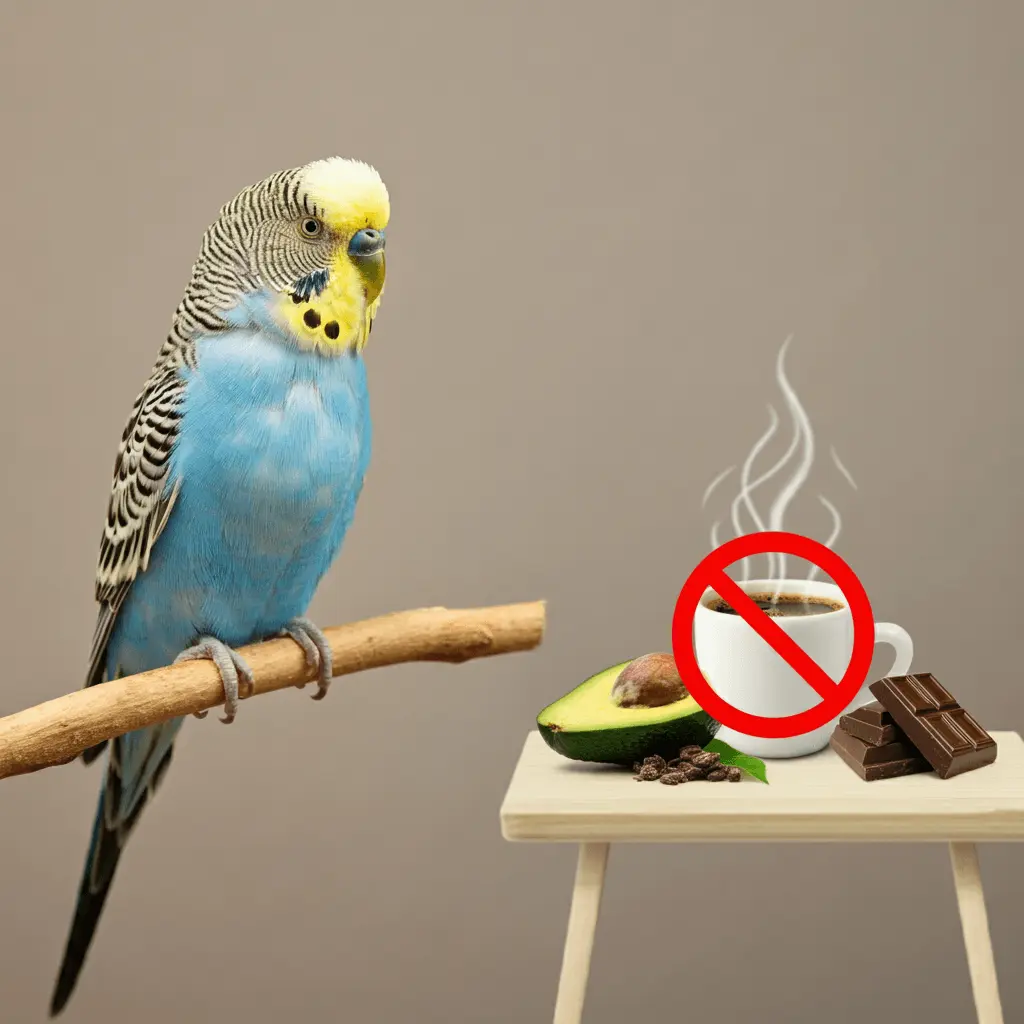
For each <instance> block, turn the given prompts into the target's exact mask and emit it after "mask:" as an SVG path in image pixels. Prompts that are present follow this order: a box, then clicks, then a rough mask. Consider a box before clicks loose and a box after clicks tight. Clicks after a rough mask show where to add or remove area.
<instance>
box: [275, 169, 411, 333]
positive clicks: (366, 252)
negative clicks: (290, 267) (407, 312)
mask: <svg viewBox="0 0 1024 1024" xmlns="http://www.w3.org/2000/svg"><path fill="white" fill-rule="evenodd" d="M299 195H300V196H301V197H302V207H303V216H301V217H300V218H299V220H298V222H297V223H296V225H295V230H296V232H297V235H298V237H299V239H300V240H301V241H300V244H301V245H304V246H306V247H308V248H309V249H310V250H311V251H312V252H315V253H317V254H318V259H319V260H321V261H322V263H323V265H322V267H318V268H317V269H316V270H315V271H313V272H312V273H310V274H307V275H303V277H301V278H299V279H298V280H296V281H294V282H292V287H291V288H289V289H288V291H287V292H286V293H285V294H284V295H283V296H282V297H281V300H280V302H279V305H278V315H279V316H280V317H281V318H282V319H283V320H284V321H285V323H287V325H288V327H289V329H290V330H291V332H292V333H293V334H294V335H295V337H296V338H298V339H299V341H300V343H303V344H306V345H309V346H310V347H312V348H317V349H321V350H323V349H327V350H330V349H345V348H348V347H350V346H351V347H354V348H355V349H356V350H357V351H358V350H359V349H361V348H362V347H363V346H364V345H365V344H366V339H367V337H368V336H369V333H370V328H371V327H372V325H373V318H374V316H375V315H376V313H377V308H378V306H379V305H380V296H381V292H383V290H384V229H385V228H386V227H387V224H388V219H389V217H390V213H391V206H390V201H389V198H388V192H387V189H386V188H385V186H384V182H383V181H381V178H380V175H379V174H378V173H377V172H376V171H375V170H374V169H373V168H372V167H370V166H369V165H367V164H364V163H359V162H357V161H354V160H343V159H341V158H340V157H335V158H333V159H330V160H318V161H317V162H316V163H312V164H309V165H307V166H306V167H305V168H303V171H302V174H301V179H300V183H299Z"/></svg>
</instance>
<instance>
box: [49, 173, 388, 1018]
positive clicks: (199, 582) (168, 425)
mask: <svg viewBox="0 0 1024 1024" xmlns="http://www.w3.org/2000/svg"><path fill="white" fill-rule="evenodd" d="M389 216H390V201H389V198H388V193H387V189H386V188H385V186H384V183H383V182H382V181H381V178H380V176H379V175H378V173H377V171H376V170H374V169H373V168H372V167H370V166H369V165H367V164H365V163H362V162H359V161H355V160H347V159H342V158H340V157H334V158H330V159H327V160H320V161H316V162H314V163H310V164H307V165H306V166H304V167H298V168H294V169H292V170H287V171H281V172H279V173H277V174H274V175H272V176H271V177H269V178H266V179H265V180H263V181H261V182H259V183H258V184H256V185H253V186H251V187H249V188H246V189H244V190H243V191H242V192H240V193H239V194H238V195H237V196H236V197H235V198H234V199H232V200H231V202H229V203H228V204H227V205H226V206H224V207H223V208H222V209H221V211H220V214H219V216H218V217H217V219H216V220H215V221H214V222H213V224H212V225H211V226H210V227H209V228H208V229H207V231H206V233H205V235H204V236H203V241H202V246H201V249H200V252H199V257H198V259H197V260H196V262H195V264H194V266H193V268H192V276H191V279H190V281H189V283H188V287H187V288H186V290H185V295H184V297H183V298H182V300H181V303H180V304H179V305H178V308H177V311H176V312H175V314H174V318H173V322H172V325H171V330H170V334H169V335H168V337H167V340H166V341H165V342H164V345H163V347H162V348H161V350H160V354H159V356H158V358H157V362H156V366H155V367H154V369H153V372H152V374H151V375H150V377H149V379H148V380H147V382H146V384H145V386H144V388H143V390H142V393H141V394H140V395H139V397H138V399H137V400H136V402H135V405H134V407H133V408H132V412H131V416H130V417H129V419H128V424H127V426H126V427H125V430H124V434H123V436H122V439H121V444H120V448H119V450H118V454H117V459H116V462H115V465H114V481H113V488H112V493H111V496H110V504H109V509H108V514H107V520H106V525H105V527H104V530H103V537H102V541H101V546H100V556H99V563H98V567H97V576H96V599H97V601H98V602H99V605H100V611H99V619H98V622H97V625H96V633H95V637H94V641H93V648H92V654H91V658H90V663H89V668H88V673H87V677H86V683H85V685H86V686H92V685H94V684H97V683H103V682H105V681H106V680H108V679H113V678H117V677H119V676H125V675H131V674H133V673H136V672H143V671H146V670H148V669H153V668H157V667H159V666H162V665H168V664H171V663H172V662H175V661H177V660H180V659H191V658H209V659H212V660H213V661H214V662H215V664H216V665H217V667H218V669H219V671H220V674H221V678H222V680H223V684H224V698H225V699H224V708H225V716H224V718H223V721H225V722H230V721H232V720H233V719H234V717H235V714H236V711H237V708H238V698H239V688H240V686H241V687H242V692H243V694H244V693H245V692H246V689H247V687H248V686H249V684H250V683H251V681H252V673H251V671H250V669H249V667H248V666H247V665H246V664H245V662H244V661H243V659H242V658H241V657H240V656H239V655H238V654H237V653H236V652H235V650H234V649H235V648H237V647H240V646H242V645H244V644H247V643H251V642H254V641H258V640H262V639H267V638H270V637H273V636H281V635H288V636H291V637H292V638H293V639H294V640H295V641H296V642H297V643H298V644H299V645H300V646H301V647H302V649H303V651H304V652H305V654H306V658H307V660H308V662H309V664H310V665H311V666H318V674H319V686H318V689H317V692H316V694H315V695H314V696H315V697H316V698H320V697H323V696H324V694H325V693H326V692H327V685H328V682H329V681H330V678H331V655H330V648H329V647H328V646H327V644H326V641H325V639H324V636H323V634H322V633H321V632H320V630H319V629H317V627H316V626H315V625H313V623H311V622H310V621H309V620H308V619H306V618H305V617H304V616H305V613H306V609H307V606H308V605H309V602H310V600H311V598H312V596H313V592H314V591H315V589H316V587H317V584H318V583H319V581H320V579H321V577H322V576H323V574H324V572H325V571H326V570H327V568H328V566H329V565H330V564H331V561H332V560H333V558H334V556H335V555H336V553H337V551H338V549H339V547H340V545H341V543H342V540H343V538H344V536H345V532H346V530H347V529H348V527H349V524H350V523H351V521H352V516H353V513H354V511H355V506H356V501H357V499H358V497H359V494H360V492H361V490H362V486H363V476H364V474H365V472H366V468H367V464H368V462H369V459H370V413H369V403H368V395H367V385H366V369H365V364H364V361H363V349H364V346H365V345H366V341H367V338H368V337H369V334H370V330H371V328H372V326H373V319H374V316H375V314H376V312H377V309H378V306H379V304H380V297H381V292H382V291H383V288H384V229H385V227H386V226H387V222H388V218H389ZM182 721H183V720H182V719H180V718H179V719H176V720H174V721H170V722H167V723H165V724H163V725H157V726H153V727H151V728H147V729H140V730H138V731H137V732H131V733H128V734H127V735H125V736H122V737H119V738H118V739H115V740H113V741H112V742H111V743H110V744H109V748H110V749H109V752H108V757H107V766H106V776H105V779H104V782H103V785H102V787H101V790H100V798H99V806H98V807H97V809H96V817H95V821H94V824H93V828H92V836H91V840H90V843H89V850H88V854H87V856H86V862H85V870H84V872H83V875H82V880H81V884H80V886H79V890H78V902H77V905H76V907H75V914H74V919H73V921H72V924H71V930H70V934H69V936H68V941H67V948H66V950H65V953H64V961H63V963H62V965H61V968H60V973H59V976H58V979H57V984H56V988H55V990H54V993H53V1000H52V1003H51V1006H50V1013H51V1016H54V1015H56V1014H57V1013H59V1012H60V1011H61V1010H62V1009H63V1008H64V1006H65V1004H66V1003H67V1001H68V998H69V997H70V995H71V992H72V990H73V988H74V986H75V983H76V981H77V979H78V975H79V972H80V971H81V968H82V964H83V961H84V959H85V956H86V952H87V950H88V948H89V944H90V942H91V940H92V937H93V934H94V932H95V930H96V924H97V921H98V919H99V916H100V913H101V911H102V909H103V905H104V901H105V900H106V898H107V894H108V892H109V891H110V885H111V882H112V880H113V877H114V872H115V869H116V867H117V863H118V860H119V858H120V856H121V852H122V850H123V849H124V845H125V842H126V840H127V838H128V836H129V834H130V833H131V831H132V829H133V828H134V827H135V824H136V822H137V821H138V819H139V815H140V814H141V812H142V810H143V808H144V807H145V806H146V804H147V803H148V802H149V800H150V798H151V797H152V795H153V793H154V792H155V791H156V789H157V787H158V786H159V784H160V782H161V780H162V779H163V777H164V775H165V773H166V771H167V767H168V765H169V764H170V762H171V755H172V752H173V747H174V740H175V737H176V736H177V733H178V730H179V729H180V728H181V725H182ZM106 746H107V744H105V743H104V744H100V745H99V746H97V747H94V748H92V749H90V750H89V751H87V752H86V754H85V755H84V758H85V760H86V762H87V763H90V762H92V761H93V760H94V759H95V758H96V757H98V756H99V755H100V753H101V752H102V750H103V748H104V747H106Z"/></svg>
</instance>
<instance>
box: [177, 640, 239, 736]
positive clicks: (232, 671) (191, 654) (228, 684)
mask: <svg viewBox="0 0 1024 1024" xmlns="http://www.w3.org/2000/svg"><path fill="white" fill-rule="evenodd" d="M203 658H208V659H209V660H210V661H212V662H213V663H214V665H216V666H217V671H218V672H220V680H221V682H222V683H223V684H224V717H223V718H222V719H221V721H222V722H223V723H224V724H225V725H230V724H231V723H232V722H233V721H234V720H235V716H236V715H237V714H238V684H239V683H240V682H242V683H245V686H246V694H245V695H246V696H247V697H251V696H252V693H253V690H254V688H255V680H254V679H253V675H252V669H251V668H249V666H248V664H247V663H246V661H245V659H244V658H243V657H242V656H241V655H240V654H239V653H238V652H237V651H235V650H232V649H231V648H230V647H228V645H227V644H225V643H222V642H221V641H220V640H218V639H217V638H216V637H215V636H201V637H200V638H199V640H198V642H197V643H196V644H195V645H194V646H192V647H189V648H188V649H187V650H184V651H182V652H181V654H179V655H178V656H177V657H176V658H175V659H174V664H175V665H177V664H178V662H179V661H199V660H200V659H203ZM207 714H208V712H206V711H197V712H196V713H195V715H196V718H205V717H206V716H207Z"/></svg>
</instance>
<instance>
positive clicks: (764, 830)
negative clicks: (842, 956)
mask: <svg viewBox="0 0 1024 1024" xmlns="http://www.w3.org/2000/svg"><path fill="white" fill-rule="evenodd" d="M992 736H993V737H994V739H995V740H996V742H997V744H998V746H999V752H998V756H997V757H996V760H995V762H994V763H993V764H990V765H986V766H985V767H984V768H978V769H976V770H974V771H971V772H965V773H964V774H963V775H957V776H955V777H954V778H952V779H945V780H943V779H940V778H939V777H938V776H937V775H936V774H935V773H934V772H928V773H926V774H925V773H922V774H919V775H908V776H906V777H904V778H897V779H883V780H878V781H875V782H865V781H864V780H863V779H861V778H860V777H859V776H858V775H856V774H854V772H853V770H852V769H851V768H849V767H848V766H847V765H846V764H845V763H844V762H843V761H841V760H840V759H839V757H838V756H837V755H836V754H835V753H834V752H833V751H832V750H831V749H830V748H826V749H824V750H822V751H819V752H818V753H817V754H811V755H809V756H807V757H798V758H789V759H779V760H772V761H766V762H765V763H766V766H767V769H768V782H769V784H768V785H765V784H764V783H761V782H758V781H756V780H755V779H751V778H749V777H747V776H744V779H743V781H742V782H741V783H738V784H737V783H728V782H719V783H714V782H694V783H687V784H686V785H683V786H663V785H661V783H658V782H636V781H634V779H633V773H632V772H631V771H629V770H628V769H625V768H616V767H614V766H611V765H598V764H589V763H584V762H580V761H570V760H568V759H566V758H564V757H562V756H560V755H559V754H556V753H555V752H554V751H553V750H551V749H550V748H549V747H548V746H547V744H545V742H544V740H543V738H542V737H541V736H540V734H539V733H536V732H533V733H531V734H530V735H529V736H528V737H527V740H526V744H525V745H524V747H523V752H522V754H521V755H520V758H519V763H518V764H517V765H516V769H515V772H514V773H513V776H512V781H511V782H510V784H509V787H508V791H507V793H506V794H505V800H504V802H503V803H502V807H501V831H502V835H503V836H504V837H505V838H506V839H509V840H513V841H539V842H642V843H649V842H687V841H691V840H712V841H715V840H717V841H733V840H736V841H759V842H760V841H769V840H803V841H807V842H817V841H829V840H836V841H851V842H853V841H862V840H863V841H897V840H898V841H907V842H918V841H948V840H961V841H965V842H967V841H974V842H989V841H998V840H1021V839H1024V740H1022V739H1021V737H1020V736H1019V735H1018V734H1017V733H1015V732H995V733H992Z"/></svg>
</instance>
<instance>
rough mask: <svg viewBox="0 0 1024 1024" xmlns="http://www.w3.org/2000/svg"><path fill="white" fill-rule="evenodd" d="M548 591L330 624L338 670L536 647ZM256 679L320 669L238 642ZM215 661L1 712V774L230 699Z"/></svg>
mask: <svg viewBox="0 0 1024 1024" xmlns="http://www.w3.org/2000/svg"><path fill="white" fill-rule="evenodd" d="M544 625H545V607H544V602H543V601H534V602H530V603H526V604H510V605H497V606H493V607H490V608H466V609H454V610H453V609H448V608H418V609H415V610H413V611H406V612H394V613H392V614H391V615H382V616H380V617H378V618H374V619H364V620H363V621H361V622H353V623H349V624H348V625H345V626H335V627H333V628H331V629H327V630H325V631H324V632H325V634H326V636H327V639H328V640H329V641H330V644H331V650H332V652H333V654H334V675H335V676H336V677H337V676H342V675H349V674H350V673H352V672H363V671H365V670H366V669H371V668H381V667H382V666H384V665H398V664H402V663H403V662H407V661H447V662H456V663H457V662H463V661H468V660H470V659H471V658H483V657H487V656H490V655H494V654H509V653H512V652H513V651H528V650H532V649H533V648H534V647H536V646H537V645H538V644H540V642H541V640H542V639H543V636H544ZM240 653H241V654H242V656H243V657H244V658H245V659H246V661H248V663H249V665H250V667H251V668H252V670H253V675H254V676H255V679H256V686H255V689H254V692H253V693H252V694H246V695H245V696H246V697H248V696H256V695H257V694H261V693H270V692H271V691H272V690H283V689H285V688H286V687H289V686H301V685H303V684H304V683H308V682H312V681H313V680H314V679H315V675H316V673H315V672H314V671H312V670H311V669H310V668H309V667H308V666H307V665H306V660H305V657H304V655H303V653H302V650H301V648H300V647H299V646H298V644H296V643H295V641H293V640H291V639H287V638H282V639H275V640H267V641H265V642H263V643H259V644H251V645H250V646H248V647H243V648H241V649H240ZM223 703H224V691H223V689H222V687H221V681H220V675H219V674H218V672H217V669H216V667H215V666H214V665H213V663H212V662H210V661H189V662H182V663H179V664H178V665H171V666H168V667H167V668H158V669H154V670H153V671H152V672H140V673H139V674H138V675H134V676H125V677H123V678H121V679H114V680H111V681H110V682H107V683H103V684H102V685H99V686H92V687H89V688H88V689H82V690H76V691H75V692H74V693H69V694H66V695H65V696H63V697H57V698H56V699H55V700H49V701H46V703H44V704H37V705H36V706H35V707H32V708H28V709H26V710H25V711H19V712H17V713H16V714H13V715H8V716H7V717H6V718H0V779H3V778H7V777H9V776H12V775H24V774H25V773H27V772H34V771H38V770H39V769H41V768H50V767H54V766H56V765H59V764H67V763H68V762H69V761H73V760H74V759H75V758H76V757H77V756H78V755H79V754H81V753H82V751H83V750H85V749H86V748H88V747H91V746H92V745H93V744H95V743H99V742H100V741H102V740H109V739H113V738H114V737H115V736H121V735H123V734H124V733H126V732H131V731H132V730H133V729H140V728H142V727H143V726H147V725H156V724H157V723H158V722H166V721H167V720H168V719H171V718H178V717H180V716H182V715H191V714H194V713H195V712H197V711H206V710H209V709H210V708H215V707H219V706H221V705H223Z"/></svg>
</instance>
